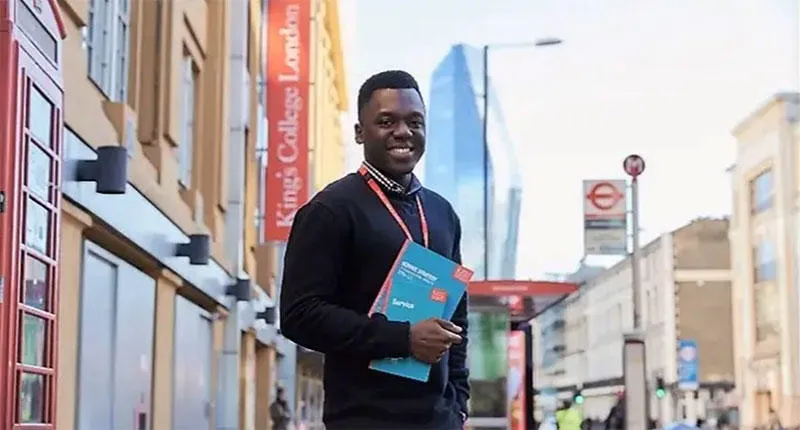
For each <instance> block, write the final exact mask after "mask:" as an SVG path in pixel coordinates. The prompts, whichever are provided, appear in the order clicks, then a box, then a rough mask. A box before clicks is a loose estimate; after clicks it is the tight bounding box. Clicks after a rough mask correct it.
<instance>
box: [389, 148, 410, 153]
mask: <svg viewBox="0 0 800 430" xmlns="http://www.w3.org/2000/svg"><path fill="white" fill-rule="evenodd" d="M389 152H391V153H394V154H408V153H409V152H411V148H392V149H390V150H389Z"/></svg>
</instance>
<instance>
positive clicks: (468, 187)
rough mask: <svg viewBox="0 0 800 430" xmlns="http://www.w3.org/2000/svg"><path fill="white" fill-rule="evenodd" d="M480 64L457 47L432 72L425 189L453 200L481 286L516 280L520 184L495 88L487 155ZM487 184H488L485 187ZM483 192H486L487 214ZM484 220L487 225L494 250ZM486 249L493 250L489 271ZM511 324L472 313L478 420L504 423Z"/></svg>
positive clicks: (504, 315) (464, 249) (476, 53)
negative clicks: (485, 281) (483, 281)
mask: <svg viewBox="0 0 800 430" xmlns="http://www.w3.org/2000/svg"><path fill="white" fill-rule="evenodd" d="M482 57H483V56H482V52H481V50H480V49H479V48H474V47H470V46H466V45H454V46H453V47H452V48H451V49H450V51H449V52H448V53H447V55H446V56H445V57H444V59H442V61H441V62H440V63H439V65H438V66H437V67H436V70H435V71H434V73H433V77H432V80H431V92H430V95H429V97H428V147H427V152H426V155H425V163H426V164H425V185H426V186H427V187H429V188H431V189H433V190H434V191H436V192H438V193H440V194H442V195H443V196H444V197H445V198H447V199H448V200H449V201H450V202H451V203H452V204H453V206H454V207H455V210H456V212H457V213H458V215H459V217H460V218H461V231H462V235H461V255H462V259H463V263H464V265H466V266H467V267H469V268H471V269H472V270H474V271H475V279H514V278H515V275H516V273H515V272H516V259H517V234H518V226H519V212H520V203H521V194H522V179H521V175H520V173H519V168H518V166H517V163H516V159H517V158H516V156H515V154H514V146H513V144H512V142H511V139H510V138H509V136H508V132H507V131H506V128H505V124H504V121H503V115H502V112H501V110H500V106H499V103H498V102H497V98H496V97H495V96H494V91H492V88H491V85H490V87H489V91H488V94H489V103H488V104H489V109H488V111H489V115H488V117H487V141H488V151H485V150H484V142H483V117H484V112H483V94H484V89H483V75H482V70H483V67H482V66H483V64H482V61H483V58H482ZM484 175H485V176H484ZM484 177H486V178H487V179H488V181H487V184H486V185H487V186H486V187H484V185H485V183H484ZM484 190H488V193H487V194H486V195H488V202H489V203H488V205H486V206H487V207H484ZM484 216H487V218H486V219H488V227H489V234H488V238H489V240H488V244H487V243H485V237H486V236H484V219H485V218H484ZM484 250H488V268H487V267H486V264H485V261H484V257H485V255H484ZM487 269H488V270H487ZM509 324H510V323H509V315H508V311H507V310H506V309H504V308H503V309H482V310H480V311H479V310H477V309H471V310H470V315H469V327H470V331H469V344H468V349H469V350H468V361H469V363H468V365H469V367H470V371H471V376H470V383H471V385H472V393H473V396H472V401H471V405H470V411H471V413H472V416H473V417H481V418H489V419H499V420H500V422H501V423H502V422H504V419H505V418H504V417H505V415H506V411H507V408H508V404H507V401H506V400H507V399H506V382H505V381H506V377H507V375H506V373H507V369H508V363H507V360H508V357H507V354H506V351H507V348H506V342H507V336H508V330H509Z"/></svg>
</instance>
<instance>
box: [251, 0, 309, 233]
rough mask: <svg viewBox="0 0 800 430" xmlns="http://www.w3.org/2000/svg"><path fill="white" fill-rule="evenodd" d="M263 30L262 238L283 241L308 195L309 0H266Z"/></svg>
mask: <svg viewBox="0 0 800 430" xmlns="http://www.w3.org/2000/svg"><path fill="white" fill-rule="evenodd" d="M267 4H268V5H269V6H268V7H269V9H268V14H269V15H268V16H269V27H268V34H267V92H266V93H267V102H266V105H267V119H268V124H269V129H268V130H269V134H268V140H269V141H268V147H267V154H268V156H267V169H266V178H265V181H264V183H265V187H264V188H265V193H266V195H265V196H264V201H265V213H264V220H263V221H264V223H266V228H265V229H264V231H265V237H264V239H265V240H274V241H286V240H287V239H288V238H289V230H290V228H291V226H292V221H294V216H295V214H296V213H297V209H299V208H300V206H302V205H303V204H305V203H306V201H308V197H309V189H310V187H309V184H308V179H309V176H308V134H309V133H308V131H309V116H308V115H309V88H310V82H309V75H310V61H311V52H310V47H311V41H310V37H311V2H310V1H309V0H270V1H269V2H267Z"/></svg>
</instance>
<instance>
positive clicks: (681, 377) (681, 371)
mask: <svg viewBox="0 0 800 430" xmlns="http://www.w3.org/2000/svg"><path fill="white" fill-rule="evenodd" d="M697 373H698V366H697V342H695V341H694V340H689V339H681V340H680V341H678V388H680V389H681V390H697V389H698V388H699V385H700V384H699V382H698V380H697Z"/></svg>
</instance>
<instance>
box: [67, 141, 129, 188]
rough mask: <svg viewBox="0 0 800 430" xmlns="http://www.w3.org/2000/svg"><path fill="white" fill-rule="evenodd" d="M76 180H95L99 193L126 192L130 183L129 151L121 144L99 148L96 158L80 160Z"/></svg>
mask: <svg viewBox="0 0 800 430" xmlns="http://www.w3.org/2000/svg"><path fill="white" fill-rule="evenodd" d="M75 180H76V181H78V182H94V183H95V191H96V192H97V193H98V194H125V188H126V187H127V185H128V151H127V150H126V149H125V148H123V147H121V146H101V147H99V148H97V158H96V159H94V160H78V163H77V172H76V178H75Z"/></svg>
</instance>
